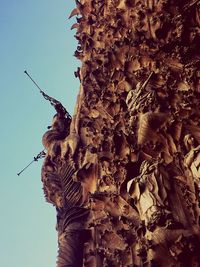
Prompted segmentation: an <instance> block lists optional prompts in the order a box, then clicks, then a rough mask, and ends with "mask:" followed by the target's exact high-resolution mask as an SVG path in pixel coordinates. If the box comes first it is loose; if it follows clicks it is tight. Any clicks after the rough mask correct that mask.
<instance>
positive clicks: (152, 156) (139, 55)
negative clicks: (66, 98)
mask: <svg viewBox="0 0 200 267" xmlns="http://www.w3.org/2000/svg"><path fill="white" fill-rule="evenodd" d="M76 4H77V7H76V8H75V9H74V10H73V11H72V13H71V15H70V17H72V16H76V19H77V22H76V23H75V24H74V25H73V26H72V29H76V35H75V37H76V38H77V40H78V47H77V50H76V51H75V56H76V57H77V58H78V59H80V60H81V62H82V65H81V68H79V69H78V70H77V72H76V76H77V77H78V78H79V79H80V82H81V86H80V93H79V96H78V99H77V106H76V111H75V114H74V116H73V119H72V122H71V127H70V130H69V127H68V123H65V119H64V118H62V119H61V122H59V123H58V122H57V120H59V119H60V118H59V116H58V115H57V116H56V117H55V118H54V122H53V126H52V129H51V130H49V131H48V132H47V133H46V134H45V135H44V137H43V143H44V146H45V147H46V149H47V151H48V153H47V156H46V159H45V162H44V165H43V176H42V179H43V182H44V185H45V188H46V189H45V190H47V192H46V195H47V199H48V201H49V202H51V203H53V204H54V205H55V206H56V207H57V209H58V211H61V210H63V208H64V209H65V207H66V205H67V204H66V203H67V200H66V199H65V200H63V196H64V195H63V192H64V191H65V190H69V189H67V188H68V185H67V184H66V188H65V189H64V188H63V187H61V184H62V182H61V180H62V177H63V173H68V175H69V176H70V181H71V182H72V184H73V186H74V188H75V187H77V188H76V190H75V189H74V192H76V193H75V196H80V199H79V198H78V199H79V200H80V202H79V200H78V202H77V203H78V204H75V206H74V207H75V208H74V209H73V210H77V212H78V213H79V209H80V214H83V217H81V218H83V220H82V219H81V220H80V221H81V223H83V225H84V226H83V227H82V226H81V227H82V228H81V227H80V228H81V229H83V232H82V230H81V233H79V232H78V230H77V228H79V226H78V227H77V228H76V226H74V229H75V230H73V231H74V233H76V234H75V236H76V235H79V234H80V235H82V233H84V234H83V236H85V239H84V238H82V237H80V236H78V237H75V238H77V239H79V240H80V242H75V243H76V245H75V244H74V243H73V242H72V241H70V239H68V237H66V236H67V235H68V234H67V233H68V232H66V231H68V230H63V231H64V235H65V239H64V240H65V241H64V242H63V243H62V248H61V251H63V252H61V255H62V256H61V258H62V257H63V258H62V260H59V261H58V262H59V264H60V265H59V264H58V266H59V267H61V266H65V265H64V261H67V257H66V255H68V254H70V255H71V254H72V255H74V254H73V252H69V253H68V254H67V252H66V253H65V251H67V242H69V243H71V242H72V247H75V248H74V249H72V251H76V249H77V247H78V245H77V243H78V244H80V246H81V250H80V251H82V254H81V255H82V261H83V262H81V263H80V262H79V263H77V265H76V266H77V267H78V266H83V267H102V266H103V267H106V266H108V267H119V266H122V267H130V266H135V267H136V266H138V267H139V266H162V267H168V266H199V262H200V258H199V253H198V250H199V247H200V246H199V245H200V241H199V237H200V236H199V215H200V213H199V212H200V210H199V200H200V180H199V179H200V167H199V166H200V116H199V115H200V112H199V107H200V82H199V77H200V54H199V40H200V36H199V33H200V19H199V18H200V5H199V1H189V0H188V1H186V0H183V1H169V0H149V1H145V0H144V1H139V0H135V1H130V0H93V1H91V0H87V1H86V0H80V1H76ZM58 125H60V126H58ZM69 166H71V167H69ZM67 170H68V171H67ZM45 173H46V174H45ZM48 175H49V178H48ZM52 176H53V177H56V178H55V181H54V178H52V179H51V178H50V177H52ZM69 176H67V177H69ZM64 177H65V175H64ZM48 179H49V181H51V182H50V183H48V185H47V181H48ZM64 179H65V178H64ZM69 188H70V187H69ZM69 191H70V190H69ZM52 193H53V194H52ZM64 201H66V202H64ZM88 211H89V214H88ZM61 213H62V212H61ZM67 213H68V212H66V213H62V214H64V215H63V218H65V217H66V218H68V216H71V215H70V213H69V215H67ZM58 214H59V212H58ZM61 217H62V216H61ZM72 217H73V216H72ZM67 220H68V219H67ZM72 225H73V224H72ZM58 229H59V227H58ZM66 229H69V228H68V225H67V227H66ZM70 231H71V230H70ZM84 231H85V232H84ZM77 233H78V234H77ZM61 239H62V238H61ZM65 248H66V250H65ZM64 254H65V256H63V255H64ZM72 258H73V256H72ZM62 264H63V265H62ZM68 266H72V265H68Z"/></svg>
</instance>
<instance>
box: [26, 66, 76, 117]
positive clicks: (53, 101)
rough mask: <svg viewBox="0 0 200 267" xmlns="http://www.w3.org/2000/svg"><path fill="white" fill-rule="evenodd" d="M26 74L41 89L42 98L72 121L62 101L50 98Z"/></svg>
mask: <svg viewBox="0 0 200 267" xmlns="http://www.w3.org/2000/svg"><path fill="white" fill-rule="evenodd" d="M24 73H25V74H26V75H27V76H28V77H29V79H30V80H31V81H32V82H33V83H34V84H35V86H36V87H37V88H38V89H39V91H40V93H41V94H42V96H43V97H44V99H46V100H48V101H49V102H50V104H51V105H52V106H53V107H54V108H55V110H56V111H57V112H58V113H60V114H63V115H64V116H66V117H67V118H69V119H70V120H71V116H70V114H69V113H68V112H67V110H66V109H65V107H63V105H62V104H61V103H60V101H58V100H56V99H55V98H53V97H51V96H48V95H47V94H46V93H45V92H44V91H43V90H42V89H41V88H40V87H39V85H38V84H37V83H36V82H35V81H34V80H33V78H32V77H31V76H30V74H29V73H28V72H27V71H26V70H25V71H24Z"/></svg>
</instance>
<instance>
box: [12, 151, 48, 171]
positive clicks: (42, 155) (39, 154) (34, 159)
mask: <svg viewBox="0 0 200 267" xmlns="http://www.w3.org/2000/svg"><path fill="white" fill-rule="evenodd" d="M45 155H46V154H45V151H44V150H42V151H41V152H40V153H38V154H37V156H36V157H34V158H33V160H32V161H31V162H30V163H29V164H28V165H27V166H26V167H25V168H24V169H23V170H21V172H19V173H17V175H18V176H20V174H21V173H22V172H24V171H25V170H26V169H27V168H28V167H29V166H30V165H31V164H32V163H33V162H34V161H38V159H41V158H44V157H45Z"/></svg>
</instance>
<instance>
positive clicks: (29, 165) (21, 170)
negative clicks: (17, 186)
mask: <svg viewBox="0 0 200 267" xmlns="http://www.w3.org/2000/svg"><path fill="white" fill-rule="evenodd" d="M34 161H35V159H34V160H32V161H31V162H30V163H29V164H28V165H27V166H26V167H25V168H23V170H21V172H19V173H18V174H17V175H18V176H20V174H21V173H22V172H24V171H25V170H26V169H27V168H28V167H29V166H30V165H31V164H32V163H33V162H34Z"/></svg>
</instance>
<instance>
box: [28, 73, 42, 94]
mask: <svg viewBox="0 0 200 267" xmlns="http://www.w3.org/2000/svg"><path fill="white" fill-rule="evenodd" d="M24 73H25V74H26V75H27V76H28V77H29V79H30V80H31V81H32V82H33V83H34V84H35V85H36V86H37V88H38V89H39V90H40V93H42V92H43V91H42V89H41V88H40V87H39V85H38V84H37V83H36V82H35V81H34V80H33V78H32V77H31V76H30V74H29V73H28V72H27V71H26V70H25V71H24Z"/></svg>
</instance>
